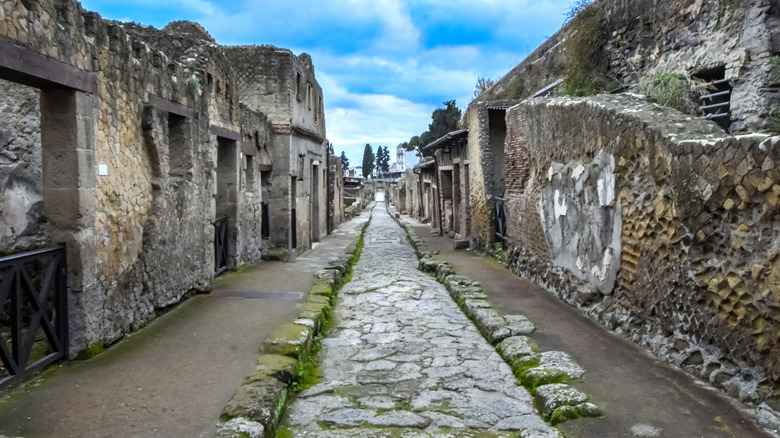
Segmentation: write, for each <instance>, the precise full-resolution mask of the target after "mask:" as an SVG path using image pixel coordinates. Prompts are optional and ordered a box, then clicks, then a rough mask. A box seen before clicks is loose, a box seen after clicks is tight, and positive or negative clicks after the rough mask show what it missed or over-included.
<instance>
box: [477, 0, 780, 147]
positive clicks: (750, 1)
mask: <svg viewBox="0 0 780 438" xmlns="http://www.w3.org/2000/svg"><path fill="white" fill-rule="evenodd" d="M591 7H592V8H594V9H597V12H595V13H594V14H595V16H596V17H597V22H598V23H597V24H598V26H599V28H598V31H599V32H602V34H603V40H601V41H597V42H596V45H597V46H598V53H600V55H599V56H603V57H604V58H605V59H608V65H607V66H606V69H605V71H604V72H602V73H601V74H602V75H603V77H604V79H605V80H607V81H611V82H613V84H612V85H611V86H610V87H613V88H618V87H622V89H626V88H630V87H633V86H635V85H637V84H638V82H639V80H640V79H641V78H642V77H643V76H645V75H653V74H659V73H666V72H680V73H686V74H689V75H692V76H695V75H700V76H701V77H702V78H705V79H712V77H713V75H714V76H721V77H724V78H725V79H727V80H729V85H730V86H731V87H732V88H733V90H732V95H731V99H730V111H731V117H730V122H731V127H730V129H731V130H732V131H740V132H749V131H753V130H757V129H758V130H767V129H770V125H769V115H770V112H771V111H775V110H776V109H777V106H778V105H780V93H778V88H777V84H773V82H776V79H775V80H774V81H773V80H772V76H773V75H774V76H777V75H778V73H777V71H775V70H773V67H772V65H773V64H772V59H773V57H777V56H778V54H780V5H778V4H777V2H774V1H772V0H743V1H731V0H717V1H709V0H691V1H684V0H659V1H653V2H647V1H644V0H599V1H597V2H595V4H594V5H592V6H591ZM581 27H583V24H582V22H578V21H577V20H572V21H571V22H569V23H568V24H567V25H566V26H564V28H563V29H561V30H560V31H559V32H558V33H556V34H555V35H554V36H552V37H551V38H550V39H548V40H547V41H545V43H543V44H542V45H541V46H540V47H539V48H538V49H537V50H535V51H534V52H533V53H531V55H529V56H528V57H527V58H526V59H525V60H523V61H522V62H521V63H520V64H518V65H517V66H516V67H515V68H514V69H512V70H511V71H510V72H509V73H508V74H507V75H505V76H504V77H503V78H501V79H500V80H498V81H497V83H496V84H495V85H494V86H493V87H492V88H491V89H489V90H487V91H486V92H485V93H483V94H482V95H481V96H479V97H478V98H477V99H476V100H477V101H492V100H499V99H510V100H519V99H523V98H526V97H529V96H533V95H534V94H535V93H539V92H543V94H544V93H547V92H553V93H554V94H555V93H556V92H560V91H561V89H562V87H560V86H558V87H552V88H551V89H549V90H547V86H550V85H553V84H555V83H556V82H558V80H559V79H563V78H564V77H565V76H566V75H567V74H570V73H571V71H570V70H567V69H569V68H570V63H569V60H567V56H566V50H570V51H574V52H577V51H580V50H581V48H579V47H578V46H577V44H576V43H574V42H573V40H571V37H572V36H573V35H574V34H575V33H576V32H578V31H584V32H588V33H589V34H590V35H595V34H596V30H594V29H586V28H583V29H581ZM567 45H568V47H567ZM718 71H719V72H718ZM716 72H718V73H716ZM556 90H557V91H556ZM726 125H728V123H727V124H726Z"/></svg>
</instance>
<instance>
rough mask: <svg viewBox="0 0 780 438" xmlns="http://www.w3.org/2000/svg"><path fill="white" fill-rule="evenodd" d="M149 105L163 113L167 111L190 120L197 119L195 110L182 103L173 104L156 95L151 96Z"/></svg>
mask: <svg viewBox="0 0 780 438" xmlns="http://www.w3.org/2000/svg"><path fill="white" fill-rule="evenodd" d="M149 105H151V106H153V107H155V108H159V109H161V110H163V111H167V112H169V113H171V114H176V115H177V116H182V117H186V118H188V119H191V118H193V117H195V111H194V110H192V109H190V108H188V107H186V106H184V105H182V104H180V103H176V102H172V101H170V100H168V99H163V98H162V97H160V96H158V95H156V94H150V95H149Z"/></svg>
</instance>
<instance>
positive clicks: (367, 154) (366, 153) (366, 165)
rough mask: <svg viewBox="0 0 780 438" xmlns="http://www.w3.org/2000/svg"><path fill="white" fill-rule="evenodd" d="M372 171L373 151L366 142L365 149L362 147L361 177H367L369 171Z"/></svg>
mask: <svg viewBox="0 0 780 438" xmlns="http://www.w3.org/2000/svg"><path fill="white" fill-rule="evenodd" d="M373 171H374V151H373V150H372V149H371V145H370V144H368V143H366V147H365V149H363V178H368V175H371V172H373Z"/></svg>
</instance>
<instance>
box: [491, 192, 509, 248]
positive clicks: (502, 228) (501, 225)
mask: <svg viewBox="0 0 780 438" xmlns="http://www.w3.org/2000/svg"><path fill="white" fill-rule="evenodd" d="M494 199H495V200H496V237H498V238H499V239H501V240H504V239H505V238H506V199H504V198H494Z"/></svg>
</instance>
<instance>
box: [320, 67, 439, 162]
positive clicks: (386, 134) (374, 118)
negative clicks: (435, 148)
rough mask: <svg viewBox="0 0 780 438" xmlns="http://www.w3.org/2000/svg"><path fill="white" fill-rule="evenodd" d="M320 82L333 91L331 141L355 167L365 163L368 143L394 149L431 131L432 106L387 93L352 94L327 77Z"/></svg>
mask: <svg viewBox="0 0 780 438" xmlns="http://www.w3.org/2000/svg"><path fill="white" fill-rule="evenodd" d="M319 81H320V83H321V85H323V88H325V87H327V89H328V90H329V91H330V93H329V94H326V95H325V120H326V123H327V131H328V139H329V140H330V141H331V143H333V144H334V149H335V152H336V154H337V155H338V154H340V153H341V151H342V150H343V151H345V152H346V154H347V157H348V158H349V161H350V163H352V164H353V165H356V163H358V162H359V161H360V160H362V157H363V148H364V147H365V145H366V143H370V144H371V146H373V147H374V148H376V147H377V146H380V145H381V146H388V147H391V148H394V147H395V146H396V145H397V144H398V143H402V142H404V141H407V140H409V138H411V137H412V136H413V135H416V134H419V133H421V132H423V131H425V130H427V129H428V123H429V122H430V118H431V113H432V112H433V109H434V108H433V107H432V106H430V105H425V104H419V103H414V102H411V101H409V100H405V99H400V98H398V97H395V96H392V95H386V94H355V93H351V92H349V91H347V90H346V89H345V88H344V87H342V86H339V85H338V84H337V83H335V82H334V81H333V78H331V77H329V76H327V75H321V77H320V79H319ZM332 101H336V102H339V104H337V105H333V104H331V103H330V102H332Z"/></svg>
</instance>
